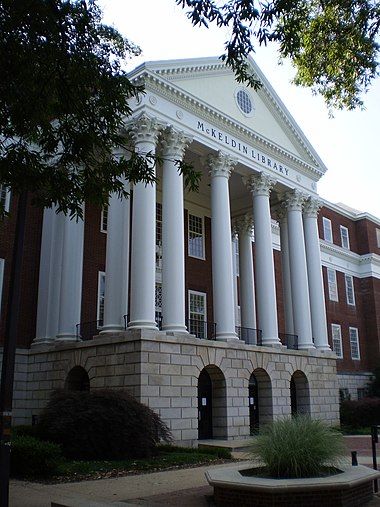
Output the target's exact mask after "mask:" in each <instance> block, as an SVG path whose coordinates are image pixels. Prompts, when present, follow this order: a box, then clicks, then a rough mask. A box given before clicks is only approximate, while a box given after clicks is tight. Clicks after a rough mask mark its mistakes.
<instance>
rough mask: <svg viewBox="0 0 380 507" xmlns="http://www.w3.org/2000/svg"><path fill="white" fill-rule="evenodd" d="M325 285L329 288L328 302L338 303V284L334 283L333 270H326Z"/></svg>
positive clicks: (334, 275) (334, 274) (334, 273)
mask: <svg viewBox="0 0 380 507" xmlns="http://www.w3.org/2000/svg"><path fill="white" fill-rule="evenodd" d="M327 283H328V287H329V299H330V301H339V297H338V284H337V282H336V271H335V269H331V268H327Z"/></svg>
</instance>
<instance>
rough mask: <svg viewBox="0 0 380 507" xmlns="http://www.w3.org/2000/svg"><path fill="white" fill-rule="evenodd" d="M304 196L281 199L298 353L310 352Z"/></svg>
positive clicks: (293, 195)
mask: <svg viewBox="0 0 380 507" xmlns="http://www.w3.org/2000/svg"><path fill="white" fill-rule="evenodd" d="M304 200H305V196H304V195H303V194H302V193H301V192H299V191H298V190H294V191H292V192H288V193H287V194H286V195H285V202H284V205H285V206H286V208H287V210H288V232H289V263H290V280H291V284H292V299H293V319H294V331H295V334H296V335H297V336H298V348H299V349H312V348H314V344H313V338H312V333H311V316H310V300H309V284H308V278H307V267H306V252H305V240H304V232H303V224H302V205H303V203H304Z"/></svg>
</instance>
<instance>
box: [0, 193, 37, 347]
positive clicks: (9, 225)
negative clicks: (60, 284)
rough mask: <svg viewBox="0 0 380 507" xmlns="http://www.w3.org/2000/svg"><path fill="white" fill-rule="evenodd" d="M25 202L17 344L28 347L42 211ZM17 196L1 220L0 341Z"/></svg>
mask: <svg viewBox="0 0 380 507" xmlns="http://www.w3.org/2000/svg"><path fill="white" fill-rule="evenodd" d="M30 200H31V199H30V198H29V202H28V208H27V215H26V227H25V248H24V255H23V260H22V286H21V293H22V296H21V308H20V312H21V313H20V319H19V324H18V329H17V347H20V348H27V347H29V346H30V344H31V342H32V341H33V339H34V338H35V336H36V316H37V297H38V278H39V265H40V261H39V258H40V250H41V232H42V219H43V210H42V209H40V208H36V207H34V206H32V205H31V204H30ZM17 206H18V199H17V197H13V196H12V197H11V205H10V215H9V216H8V217H6V218H4V219H3V220H1V221H0V238H1V240H0V258H2V259H5V269H4V281H3V297H2V309H1V320H0V344H1V343H3V341H4V333H5V318H6V315H7V310H8V292H9V283H10V276H11V263H12V259H13V244H14V239H15V227H16V216H17Z"/></svg>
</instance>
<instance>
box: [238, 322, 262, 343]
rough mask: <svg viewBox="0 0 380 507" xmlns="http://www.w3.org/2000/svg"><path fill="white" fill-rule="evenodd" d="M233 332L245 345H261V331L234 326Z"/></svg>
mask: <svg viewBox="0 0 380 507" xmlns="http://www.w3.org/2000/svg"><path fill="white" fill-rule="evenodd" d="M235 332H236V334H237V335H238V337H239V339H240V340H243V342H245V343H246V344H247V345H262V344H263V338H262V335H263V332H262V331H261V329H254V328H251V327H242V326H236V327H235Z"/></svg>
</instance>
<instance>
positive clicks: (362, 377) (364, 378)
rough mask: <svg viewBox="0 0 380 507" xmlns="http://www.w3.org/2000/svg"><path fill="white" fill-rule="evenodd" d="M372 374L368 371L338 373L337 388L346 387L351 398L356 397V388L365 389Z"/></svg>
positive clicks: (355, 398)
mask: <svg viewBox="0 0 380 507" xmlns="http://www.w3.org/2000/svg"><path fill="white" fill-rule="evenodd" d="M371 377H372V374H371V373H370V372H368V373H362V374H357V373H344V374H341V373H340V374H338V383H339V389H346V390H347V391H346V393H348V394H349V396H350V399H351V400H357V399H358V389H366V388H367V385H368V383H369V382H370V380H371Z"/></svg>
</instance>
